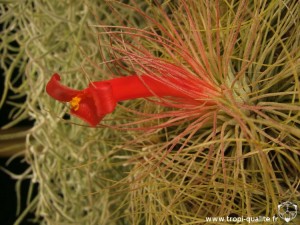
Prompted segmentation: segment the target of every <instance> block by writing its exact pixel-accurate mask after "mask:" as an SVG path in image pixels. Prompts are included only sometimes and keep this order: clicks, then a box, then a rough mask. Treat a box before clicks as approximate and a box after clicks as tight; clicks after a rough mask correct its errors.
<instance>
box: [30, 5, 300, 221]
mask: <svg viewBox="0 0 300 225" xmlns="http://www.w3.org/2000/svg"><path fill="white" fill-rule="evenodd" d="M74 4H75V3H74ZM75 5H76V4H75ZM103 5H105V6H106V7H105V10H104V9H103V10H100V8H101V7H103ZM103 5H101V7H99V6H98V5H97V6H96V5H93V4H92V3H90V4H86V6H87V7H86V8H83V9H82V7H79V6H78V5H77V6H78V8H76V9H77V10H79V11H78V12H77V11H76V12H73V11H71V12H72V13H71V12H70V13H69V14H68V15H69V16H70V20H69V21H67V22H65V21H62V19H61V17H57V18H55V21H57V24H56V26H54V27H52V30H53V31H55V30H56V27H59V26H62V27H64V28H68V29H65V33H63V35H61V34H60V35H57V36H53V35H54V34H56V32H50V33H49V36H48V35H44V36H42V38H41V37H39V36H38V37H39V38H38V40H39V41H38V42H33V41H32V42H29V44H28V49H30V51H29V50H28V51H29V52H31V51H33V50H32V49H31V48H30V47H33V49H34V45H33V43H34V44H35V45H36V44H38V45H39V44H40V45H42V46H48V48H37V49H36V50H35V51H37V52H39V51H41V49H47V50H46V52H42V53H39V54H36V55H42V56H43V57H41V59H39V60H38V61H39V62H40V63H39V64H37V63H36V58H35V57H33V54H31V61H30V62H31V67H33V68H36V70H37V71H39V72H41V73H42V74H43V79H42V81H41V82H40V83H42V84H45V86H46V91H47V92H48V94H50V96H51V97H53V98H54V99H56V100H59V101H61V102H69V104H68V105H66V106H65V104H61V103H60V102H57V101H55V100H53V99H52V98H51V97H49V96H48V95H46V94H44V89H43V90H42V89H41V90H42V91H41V92H39V93H40V94H39V97H40V98H37V96H35V95H31V98H32V99H35V100H36V101H38V103H36V102H34V104H30V107H29V108H30V112H31V115H33V117H34V118H36V128H35V130H34V132H33V133H32V135H31V138H28V148H29V152H28V155H27V157H28V159H29V161H30V162H31V165H32V168H33V177H34V180H35V181H37V182H38V183H39V185H40V190H39V195H38V198H37V200H36V206H37V208H36V209H37V210H36V213H37V215H38V216H42V218H43V220H44V222H45V223H46V224H65V223H69V224H205V223H208V224H209V221H208V220H207V218H210V217H220V218H222V217H224V218H235V217H239V216H244V217H245V216H247V217H248V218H254V220H255V218H258V217H259V216H265V217H272V216H276V217H277V216H278V205H279V204H280V203H281V202H284V201H290V202H293V203H294V204H296V205H297V204H298V206H299V197H300V193H299V185H300V182H299V180H300V179H299V174H300V173H299V172H300V159H299V152H300V141H299V140H300V131H299V127H300V114H299V112H300V111H299V110H300V102H299V101H300V98H299V96H300V90H299V88H300V86H299V68H300V60H299V58H300V57H299V55H300V51H299V50H300V49H299V48H300V47H299V46H300V45H299V42H300V40H299V35H297V34H299V33H300V30H299V29H300V26H299V25H300V21H299V16H298V11H297V9H298V8H297V7H298V3H297V2H296V1H289V0H286V1H275V0H274V1H251V0H248V1H247V0H242V1H234V0H232V1H221V0H214V1H208V0H207V1H205V0H203V1H202V0H201V1H198V0H178V1H166V2H163V3H161V4H160V3H159V2H158V1H149V2H146V1H141V2H139V1H129V2H128V3H122V2H120V1H108V2H106V3H105V4H103ZM39 7H42V6H39ZM39 7H38V8H39ZM53 7H58V8H57V13H58V12H59V7H60V6H59V5H58V6H54V5H52V8H53ZM63 7H67V6H66V5H63V6H61V9H60V11H61V12H63V11H64V10H63V9H62V8H63ZM42 8H43V7H42ZM50 8H51V7H50ZM43 9H44V8H43ZM87 11H88V12H89V14H85V13H84V12H87ZM101 13H103V14H104V15H106V16H105V18H98V17H100V16H101ZM72 15H74V17H72ZM83 15H86V17H84V16H83ZM88 15H89V16H88ZM78 18H85V19H82V20H80V22H81V23H80V24H84V23H87V24H89V29H87V28H86V27H84V25H81V26H79V27H78V24H79V23H78V21H77V20H78ZM74 21H76V22H77V23H75V22H74ZM46 24H48V25H49V24H50V23H46ZM75 24H76V25H75ZM68 26H70V27H72V29H69V27H68ZM73 26H75V27H73ZM67 31H68V32H70V33H71V34H70V33H68V32H67ZM71 31H72V32H71ZM91 31H92V32H91ZM75 34H76V35H75ZM69 35H70V36H73V37H76V38H75V40H74V39H73V38H70V39H67V40H66V38H67V37H68V36H69ZM93 35H97V40H96V39H93ZM61 36H62V37H63V38H62V37H61ZM54 37H55V38H54ZM33 40H35V39H33ZM58 40H60V41H61V42H62V43H64V44H59V46H56V47H55V48H54V47H53V46H55V44H53V45H50V44H49V45H46V44H48V42H49V43H51V42H54V43H57V41H58ZM91 40H93V41H91ZM74 42H75V43H76V45H75V46H74V45H72V44H70V43H74ZM95 46H97V47H96V48H95ZM51 47H52V48H51ZM94 49H97V51H96V52H95V51H94ZM98 50H99V51H98ZM68 51H70V53H71V54H70V53H69V52H68ZM67 53H68V54H67ZM36 55H35V56H36ZM36 57H37V56H36ZM47 57H49V58H47ZM41 62H43V63H41ZM49 62H51V63H49ZM57 63H58V65H57ZM76 64H77V69H73V67H74V65H76ZM41 65H42V66H41ZM45 65H47V68H48V69H49V68H51V66H52V68H51V70H52V71H51V73H50V72H47V73H46V72H45V71H44V70H45ZM78 65H81V67H80V66H78ZM30 71H32V68H31V70H30ZM56 72H58V73H59V74H61V75H60V76H59V75H58V74H55V73H56ZM82 72H84V74H85V76H83V75H81V73H82ZM31 73H32V74H31V76H29V78H28V79H29V81H31V83H30V84H32V85H39V84H40V83H39V82H38V81H39V79H38V78H39V76H40V75H39V76H37V75H36V74H37V73H36V72H31ZM46 74H48V75H46ZM52 74H55V75H54V76H52ZM51 76H52V77H51ZM33 78H34V79H33ZM60 79H61V82H62V83H64V84H65V85H62V84H61V83H60ZM67 86H68V87H67ZM69 87H72V88H69ZM135 98H137V99H135ZM133 99H135V100H133ZM107 100H108V101H107ZM107 102H108V103H109V104H107ZM117 103H118V106H117V107H116V105H117ZM70 108H71V114H73V115H75V116H77V117H79V118H81V119H83V120H85V121H86V122H88V123H89V124H90V125H92V126H94V127H93V128H92V129H91V128H90V127H89V126H85V125H84V123H82V121H80V120H77V119H76V118H73V117H71V118H70V117H69V115H68V114H69V111H70ZM41 109H42V110H41ZM102 110H103V111H102ZM279 220H280V218H279ZM214 224H218V222H214ZM222 224H230V220H227V221H226V222H222Z"/></svg>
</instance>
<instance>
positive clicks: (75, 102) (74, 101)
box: [70, 96, 81, 111]
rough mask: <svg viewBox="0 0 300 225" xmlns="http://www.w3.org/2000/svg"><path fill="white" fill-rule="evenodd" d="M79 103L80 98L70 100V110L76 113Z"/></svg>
mask: <svg viewBox="0 0 300 225" xmlns="http://www.w3.org/2000/svg"><path fill="white" fill-rule="evenodd" d="M80 101H81V98H79V97H77V96H76V97H74V98H72V100H71V101H70V106H71V109H73V110H74V111H77V110H78V109H79V103H80Z"/></svg>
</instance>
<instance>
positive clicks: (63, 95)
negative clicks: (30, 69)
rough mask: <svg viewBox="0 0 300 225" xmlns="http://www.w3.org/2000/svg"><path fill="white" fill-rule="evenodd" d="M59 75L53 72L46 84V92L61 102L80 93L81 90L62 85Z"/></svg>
mask: <svg viewBox="0 0 300 225" xmlns="http://www.w3.org/2000/svg"><path fill="white" fill-rule="evenodd" d="M59 81H60V76H59V75H58V74H57V73H55V74H53V76H52V77H51V79H50V81H49V82H48V84H47V86H46V92H47V93H48V94H49V95H50V96H51V97H52V98H54V99H56V100H58V101H61V102H69V101H71V100H72V98H74V97H75V96H76V95H78V94H80V92H81V91H78V90H75V89H72V88H69V87H67V86H64V85H62V84H61V83H60V82H59Z"/></svg>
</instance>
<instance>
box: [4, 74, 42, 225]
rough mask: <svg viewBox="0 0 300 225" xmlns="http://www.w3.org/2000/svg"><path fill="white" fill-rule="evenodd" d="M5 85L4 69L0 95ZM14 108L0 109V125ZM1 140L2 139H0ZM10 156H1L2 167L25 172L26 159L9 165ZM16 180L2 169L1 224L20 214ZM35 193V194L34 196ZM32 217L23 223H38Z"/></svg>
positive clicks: (24, 191)
mask: <svg viewBox="0 0 300 225" xmlns="http://www.w3.org/2000/svg"><path fill="white" fill-rule="evenodd" d="M3 85H4V71H2V70H0V96H2V95H3V90H4V88H3ZM10 95H13V93H12V92H9V93H8V97H7V98H9V96H10ZM24 100H25V99H19V100H18V102H24ZM11 109H12V107H11V106H9V105H7V104H5V105H4V106H3V107H2V108H1V109H0V118H1V119H0V127H2V126H3V125H5V124H7V123H8V122H9V121H10V118H8V114H9V112H10V110H11ZM32 125H33V121H29V120H25V121H22V122H21V123H20V124H18V125H17V126H18V127H20V126H21V127H24V126H26V127H30V126H32ZM0 142H1V140H0ZM8 159H9V157H1V156H0V167H2V168H6V169H8V170H9V171H11V172H13V173H15V174H21V173H23V172H24V171H25V170H26V169H27V168H28V166H29V165H28V164H27V163H26V162H23V161H24V160H23V159H22V157H19V158H16V159H14V160H13V161H12V162H11V163H10V164H9V165H8V166H7V165H6V162H7V160H8ZM29 183H30V181H29V180H25V181H23V182H22V184H21V212H20V213H22V212H23V210H24V209H25V208H26V200H27V193H28V188H29ZM15 184H16V181H15V180H13V179H12V178H11V177H10V176H9V175H8V174H7V173H5V172H4V171H2V170H0V224H1V225H13V224H14V222H15V221H16V219H17V218H18V216H17V215H16V212H17V197H16V188H15ZM37 188H38V187H37V186H35V187H34V195H36V193H37ZM34 195H33V196H34ZM32 218H34V215H33V214H30V213H29V214H28V215H27V217H26V218H25V219H24V221H23V222H22V223H21V225H32V224H36V223H33V222H31V220H32Z"/></svg>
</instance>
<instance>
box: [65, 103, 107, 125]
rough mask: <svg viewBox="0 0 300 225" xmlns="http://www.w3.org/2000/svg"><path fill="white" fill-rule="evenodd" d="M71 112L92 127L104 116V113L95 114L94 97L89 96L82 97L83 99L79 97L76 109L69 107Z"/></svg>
mask: <svg viewBox="0 0 300 225" xmlns="http://www.w3.org/2000/svg"><path fill="white" fill-rule="evenodd" d="M71 114H72V115H74V116H77V117H78V118H80V119H82V120H84V121H85V122H87V123H88V124H90V125H91V126H92V127H95V126H96V125H97V124H98V123H99V122H100V121H101V120H102V118H103V117H104V116H105V114H103V115H98V114H97V109H96V106H95V103H94V99H93V98H91V97H84V98H83V99H81V101H80V103H79V107H78V109H77V110H75V109H71Z"/></svg>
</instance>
